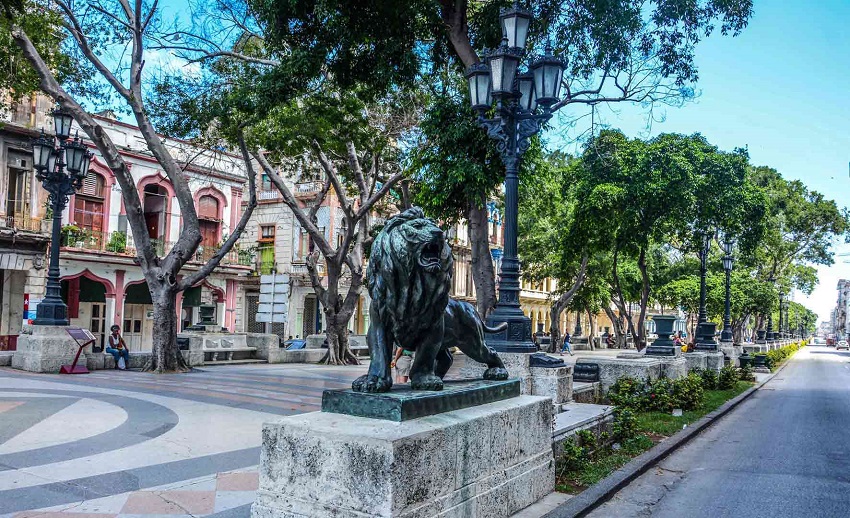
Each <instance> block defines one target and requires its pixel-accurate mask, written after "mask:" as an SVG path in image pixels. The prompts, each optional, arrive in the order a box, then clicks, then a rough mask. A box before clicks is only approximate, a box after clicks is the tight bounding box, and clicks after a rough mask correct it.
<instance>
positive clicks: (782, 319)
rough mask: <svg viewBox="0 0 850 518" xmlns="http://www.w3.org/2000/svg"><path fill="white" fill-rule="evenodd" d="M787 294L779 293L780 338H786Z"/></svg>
mask: <svg viewBox="0 0 850 518" xmlns="http://www.w3.org/2000/svg"><path fill="white" fill-rule="evenodd" d="M784 312H785V293H783V292H782V291H780V292H779V338H780V339H782V338H785V317H784V316H783V315H784Z"/></svg>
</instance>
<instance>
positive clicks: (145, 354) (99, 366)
mask: <svg viewBox="0 0 850 518" xmlns="http://www.w3.org/2000/svg"><path fill="white" fill-rule="evenodd" d="M180 353H181V354H183V359H184V360H186V362H187V363H188V362H189V357H190V354H189V351H180ZM150 357H151V352H150V351H130V365H128V366H127V367H128V368H129V369H143V368H144V367H145V365H147V363H148V360H150ZM84 361H85V365H86V368H87V369H88V370H90V371H96V370H105V369H114V368H115V357H114V356H112V355H111V354H109V353H87V354H86V355H85V358H80V363H81V364H82V363H83V362H84ZM189 365H190V366H193V367H194V366H196V365H192V364H191V363H190V364H189Z"/></svg>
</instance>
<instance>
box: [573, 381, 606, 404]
mask: <svg viewBox="0 0 850 518" xmlns="http://www.w3.org/2000/svg"><path fill="white" fill-rule="evenodd" d="M599 390H600V383H599V382H598V381H595V382H575V381H574V382H573V401H574V402H575V403H591V404H593V403H596V402H597V401H598V400H599V397H600V394H599Z"/></svg>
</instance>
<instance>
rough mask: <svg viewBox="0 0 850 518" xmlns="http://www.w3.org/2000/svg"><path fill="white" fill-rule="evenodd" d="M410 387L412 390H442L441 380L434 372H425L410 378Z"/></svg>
mask: <svg viewBox="0 0 850 518" xmlns="http://www.w3.org/2000/svg"><path fill="white" fill-rule="evenodd" d="M410 388H412V389H413V390H443V380H442V379H440V377H439V376H436V375H434V374H426V375H424V376H418V377H416V378H415V379H411V380H410Z"/></svg>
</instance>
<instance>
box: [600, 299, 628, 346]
mask: <svg viewBox="0 0 850 518" xmlns="http://www.w3.org/2000/svg"><path fill="white" fill-rule="evenodd" d="M602 309H603V310H604V311H605V314H606V315H607V316H608V320H610V321H611V331H612V332H613V333H614V346H615V347H617V348H618V349H625V348H626V326H625V325H624V324H625V319H624V318H623V317H622V316H618V315H616V314H615V313H614V310H613V309H611V307H610V306H605V307H604V308H602Z"/></svg>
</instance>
